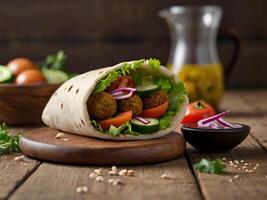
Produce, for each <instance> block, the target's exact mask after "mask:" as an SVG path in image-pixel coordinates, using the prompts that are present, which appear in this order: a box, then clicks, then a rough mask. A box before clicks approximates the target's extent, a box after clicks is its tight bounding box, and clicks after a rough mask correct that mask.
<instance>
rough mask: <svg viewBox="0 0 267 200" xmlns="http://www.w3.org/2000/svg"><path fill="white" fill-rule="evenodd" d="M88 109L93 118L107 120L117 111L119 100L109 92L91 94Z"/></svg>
mask: <svg viewBox="0 0 267 200" xmlns="http://www.w3.org/2000/svg"><path fill="white" fill-rule="evenodd" d="M87 110H88V113H89V115H90V117H91V118H92V119H96V120H105V119H109V118H111V117H112V116H113V115H114V114H115V113H116V111H117V102H116V100H115V99H114V97H113V96H112V95H111V94H109V93H107V92H100V93H96V94H93V95H92V96H90V98H89V100H88V101H87Z"/></svg>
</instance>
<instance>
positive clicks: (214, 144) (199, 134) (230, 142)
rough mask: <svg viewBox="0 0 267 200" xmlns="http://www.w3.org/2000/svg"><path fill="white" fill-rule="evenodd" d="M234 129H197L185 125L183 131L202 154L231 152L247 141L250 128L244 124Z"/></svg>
mask: <svg viewBox="0 0 267 200" xmlns="http://www.w3.org/2000/svg"><path fill="white" fill-rule="evenodd" d="M239 125H241V127H240V128H233V129H208V128H197V125H196V124H187V125H183V126H182V128H181V131H182V133H183V135H184V137H185V139H186V141H187V142H188V143H189V144H191V145H192V146H193V147H195V148H196V149H197V150H198V151H201V152H225V151H230V150H232V149H233V148H235V147H236V146H237V145H239V144H240V143H241V142H243V141H244V140H245V138H246V137H247V136H248V134H249V132H250V127H249V126H247V125H244V124H239Z"/></svg>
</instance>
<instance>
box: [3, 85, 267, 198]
mask: <svg viewBox="0 0 267 200" xmlns="http://www.w3.org/2000/svg"><path fill="white" fill-rule="evenodd" d="M221 108H222V109H226V108H229V109H230V110H231V111H232V114H231V116H230V117H228V119H229V120H231V121H235V122H240V123H245V124H248V125H250V126H251V127H252V130H251V134H250V135H249V136H248V137H247V139H246V140H245V141H244V142H243V143H242V144H240V145H239V146H238V147H237V148H235V149H234V150H232V151H231V152H229V153H216V154H200V153H198V152H197V151H196V150H194V149H193V148H192V147H190V146H189V145H187V150H186V153H185V154H184V156H182V157H180V158H178V159H176V160H173V161H170V162H166V163H160V164H154V165H144V166H127V167H119V169H123V168H126V169H133V170H134V172H135V174H136V176H134V177H128V176H127V177H120V178H121V179H122V180H123V181H124V184H123V185H119V186H112V185H110V184H109V183H108V182H107V180H108V176H107V175H105V176H104V180H105V182H96V181H94V180H92V179H89V174H90V173H91V172H93V171H94V169H96V168H98V167H101V166H69V165H59V164H53V163H47V162H41V161H37V160H33V159H29V158H27V159H26V160H23V161H15V160H14V158H15V157H17V156H20V155H21V154H19V153H17V154H11V155H5V156H0V199H12V200H13V199H22V200H30V199H38V200H41V199H49V200H50V199H64V200H67V199H71V200H72V199H103V200H105V199H108V200H113V199H114V200H115V199H127V200H131V199H134V200H137V199H144V200H147V199H153V200H156V199H166V200H167V199H168V200H169V199H192V200H198V199H201V200H202V199H216V200H220V199H227V200H231V199H246V200H248V199H253V200H256V199H266V198H267V152H266V151H267V90H260V91H253V92H252V91H228V92H227V93H226V94H225V96H224V99H223V102H222V106H221ZM33 128H34V127H23V128H21V127H16V128H15V127H13V128H12V131H14V132H17V131H22V132H25V131H26V130H31V129H33ZM207 145H208V144H207ZM201 158H210V159H215V158H226V159H227V161H226V163H227V171H226V173H225V174H224V175H214V174H204V173H199V172H197V171H195V170H193V169H192V164H193V163H196V162H198V161H199V160H200V159H201ZM230 160H232V161H234V160H238V161H239V162H240V161H241V160H244V163H239V164H237V166H230V164H229V161H230ZM245 163H248V167H249V168H250V169H253V168H254V167H255V166H258V167H256V168H257V169H256V170H253V172H252V173H248V172H245V171H244V170H243V169H242V166H244V165H245ZM240 168H241V169H240ZM254 169H255V168H254ZM108 170H109V168H107V167H104V171H105V173H107V172H108ZM163 173H167V174H168V175H170V176H171V177H172V178H171V179H162V178H161V175H162V174H163ZM235 175H238V178H234V177H236V176H235ZM231 180H232V181H231ZM79 186H87V187H88V192H86V193H77V192H76V188H77V187H79Z"/></svg>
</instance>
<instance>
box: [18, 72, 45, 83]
mask: <svg viewBox="0 0 267 200" xmlns="http://www.w3.org/2000/svg"><path fill="white" fill-rule="evenodd" d="M15 82H16V84H18V85H33V84H37V83H45V82H46V80H45V77H44V76H43V74H42V73H41V71H39V70H37V69H28V70H25V71H23V72H21V73H20V74H19V75H18V76H17V78H16V81H15Z"/></svg>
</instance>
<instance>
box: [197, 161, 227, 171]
mask: <svg viewBox="0 0 267 200" xmlns="http://www.w3.org/2000/svg"><path fill="white" fill-rule="evenodd" d="M225 167H226V165H225V163H224V162H223V161H222V160H221V159H216V160H208V159H204V158H203V159H202V160H201V161H200V162H199V163H196V164H194V168H195V169H196V170H198V171H199V172H204V173H209V174H222V173H223V172H224V169H225Z"/></svg>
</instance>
